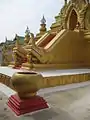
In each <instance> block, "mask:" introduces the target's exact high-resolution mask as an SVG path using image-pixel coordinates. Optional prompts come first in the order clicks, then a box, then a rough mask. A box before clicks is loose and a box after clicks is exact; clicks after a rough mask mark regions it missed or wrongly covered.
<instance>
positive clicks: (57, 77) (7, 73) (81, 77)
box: [0, 67, 90, 88]
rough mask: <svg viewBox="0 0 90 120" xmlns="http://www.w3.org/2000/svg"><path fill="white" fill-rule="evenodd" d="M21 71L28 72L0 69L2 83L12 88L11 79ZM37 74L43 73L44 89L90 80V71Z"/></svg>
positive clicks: (54, 71) (74, 70)
mask: <svg viewBox="0 0 90 120" xmlns="http://www.w3.org/2000/svg"><path fill="white" fill-rule="evenodd" d="M20 71H28V70H24V69H12V68H10V67H0V82H1V83H3V84H5V85H7V86H9V87H11V88H12V86H11V84H10V78H11V77H12V75H13V74H14V73H15V72H20ZM36 72H39V73H41V74H42V76H43V78H44V79H43V86H42V88H49V87H55V86H60V85H66V84H72V83H80V82H85V81H89V80H90V69H67V70H66V69H65V70H47V71H45V70H42V71H36Z"/></svg>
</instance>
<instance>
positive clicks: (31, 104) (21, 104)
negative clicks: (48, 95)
mask: <svg viewBox="0 0 90 120" xmlns="http://www.w3.org/2000/svg"><path fill="white" fill-rule="evenodd" d="M7 104H8V106H9V107H10V108H11V109H12V111H13V112H15V114H16V115H17V116H19V115H22V114H25V113H30V112H35V111H37V110H42V109H45V108H48V107H49V106H48V104H47V102H46V101H45V100H44V99H43V97H40V96H34V97H31V98H29V99H20V97H19V96H18V95H17V94H16V95H12V96H11V97H10V98H9V100H8V103H7Z"/></svg>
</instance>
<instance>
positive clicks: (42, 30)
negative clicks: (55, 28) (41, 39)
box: [40, 15, 46, 32]
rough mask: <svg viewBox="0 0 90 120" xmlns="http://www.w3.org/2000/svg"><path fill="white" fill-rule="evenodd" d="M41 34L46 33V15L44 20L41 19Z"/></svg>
mask: <svg viewBox="0 0 90 120" xmlns="http://www.w3.org/2000/svg"><path fill="white" fill-rule="evenodd" d="M40 32H46V19H45V17H44V15H43V18H42V19H41V28H40Z"/></svg>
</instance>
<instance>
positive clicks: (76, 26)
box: [13, 0, 90, 68]
mask: <svg viewBox="0 0 90 120" xmlns="http://www.w3.org/2000/svg"><path fill="white" fill-rule="evenodd" d="M64 1H65V3H64V6H63V7H62V9H61V10H60V12H59V14H58V15H57V16H56V17H55V23H52V25H51V27H50V30H47V29H46V20H45V17H44V16H43V18H42V20H41V28H40V33H38V34H37V35H36V37H35V36H34V34H32V33H31V32H30V31H29V28H28V27H27V30H26V32H25V38H24V43H23V44H22V45H21V44H20V42H19V37H17V39H16V43H17V45H15V48H14V49H13V55H14V65H15V66H21V67H28V68H30V66H31V68H34V67H35V68H44V67H46V68H47V67H49V68H54V67H56V68H82V67H89V66H90V42H89V41H90V1H89V0H70V1H69V2H67V0H64ZM17 41H18V42H17ZM58 51H59V52H58Z"/></svg>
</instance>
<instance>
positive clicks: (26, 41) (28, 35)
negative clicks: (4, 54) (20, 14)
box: [24, 26, 30, 44]
mask: <svg viewBox="0 0 90 120" xmlns="http://www.w3.org/2000/svg"><path fill="white" fill-rule="evenodd" d="M29 40H30V30H29V27H28V26H27V28H26V31H25V39H24V43H25V44H28V42H29Z"/></svg>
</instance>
